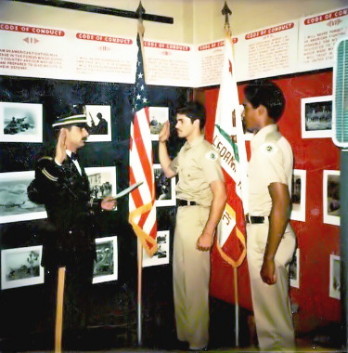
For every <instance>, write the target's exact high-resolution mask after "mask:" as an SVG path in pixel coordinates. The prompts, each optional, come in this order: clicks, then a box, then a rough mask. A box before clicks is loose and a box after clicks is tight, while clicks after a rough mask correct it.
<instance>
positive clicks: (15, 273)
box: [1, 245, 44, 289]
mask: <svg viewBox="0 0 348 353" xmlns="http://www.w3.org/2000/svg"><path fill="white" fill-rule="evenodd" d="M41 257H42V245H36V246H28V247H24V248H14V249H6V250H2V251H1V289H9V288H17V287H23V286H32V285H34V284H41V283H44V269H43V267H42V266H41Z"/></svg>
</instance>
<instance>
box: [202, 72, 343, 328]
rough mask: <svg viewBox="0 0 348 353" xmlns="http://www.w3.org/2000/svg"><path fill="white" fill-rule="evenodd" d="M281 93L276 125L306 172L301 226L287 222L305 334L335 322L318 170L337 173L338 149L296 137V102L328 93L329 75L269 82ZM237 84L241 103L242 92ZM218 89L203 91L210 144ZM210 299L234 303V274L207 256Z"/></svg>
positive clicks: (330, 240)
mask: <svg viewBox="0 0 348 353" xmlns="http://www.w3.org/2000/svg"><path fill="white" fill-rule="evenodd" d="M273 81H274V82H276V83H277V84H278V85H279V86H280V87H281V89H282V90H283V92H284V95H285V97H286V109H285V112H284V115H283V117H282V118H281V120H280V122H279V128H280V131H281V132H282V134H283V135H284V136H285V137H286V138H287V139H288V140H289V142H290V143H291V145H292V148H293V151H294V157H295V166H294V167H295V168H296V169H305V170H306V171H307V182H306V221H305V222H299V221H291V223H292V225H293V228H294V229H295V232H296V234H297V240H298V247H299V249H300V288H291V298H292V301H293V302H295V303H297V304H298V305H299V312H298V314H297V320H296V321H297V329H298V330H300V331H301V330H302V331H306V330H310V329H313V328H314V327H316V326H319V325H321V324H324V323H326V322H328V321H338V320H340V314H341V302H340V301H339V300H337V299H333V298H330V297H329V280H330V254H333V253H334V254H337V255H339V227H337V226H334V225H329V224H324V223H323V170H325V169H334V170H335V169H337V170H338V169H339V149H338V148H337V147H336V146H335V145H334V144H333V142H332V140H331V138H315V139H314V138H311V139H309V138H306V139H303V138H302V137H301V98H307V97H316V96H324V95H331V94H332V71H331V70H330V71H322V72H314V73H308V74H301V75H297V76H291V77H284V78H280V79H275V80H273ZM244 86H245V84H241V85H239V87H238V89H239V94H240V99H241V100H240V101H241V102H242V99H243V88H244ZM218 91H219V90H218V88H211V89H206V91H205V105H206V109H207V117H208V119H207V126H206V136H207V138H208V140H210V141H211V139H212V135H213V130H214V117H215V110H216V104H217V98H218V93H219V92H218ZM238 285H239V304H240V305H241V306H242V307H245V308H249V309H251V306H252V305H251V299H250V286H249V277H248V273H247V264H246V261H245V262H244V263H243V265H242V266H241V267H240V269H239V270H238ZM211 295H213V296H214V297H217V298H219V299H222V300H225V301H228V302H231V303H233V302H234V295H233V269H232V268H231V267H230V266H229V265H227V264H226V263H225V262H224V261H223V260H222V259H221V257H220V255H219V253H218V251H217V250H216V249H213V251H212V279H211Z"/></svg>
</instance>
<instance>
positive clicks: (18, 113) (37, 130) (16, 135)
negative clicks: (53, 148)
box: [0, 102, 42, 142]
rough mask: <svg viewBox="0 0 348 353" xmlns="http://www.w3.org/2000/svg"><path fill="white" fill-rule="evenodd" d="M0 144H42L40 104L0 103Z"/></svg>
mask: <svg viewBox="0 0 348 353" xmlns="http://www.w3.org/2000/svg"><path fill="white" fill-rule="evenodd" d="M0 142H42V104H35V103H13V102H0Z"/></svg>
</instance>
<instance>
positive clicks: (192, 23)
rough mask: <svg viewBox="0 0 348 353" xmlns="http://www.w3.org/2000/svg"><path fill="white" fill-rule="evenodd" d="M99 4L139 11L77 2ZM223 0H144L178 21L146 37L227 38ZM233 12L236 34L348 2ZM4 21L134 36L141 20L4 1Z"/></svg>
mask: <svg viewBox="0 0 348 353" xmlns="http://www.w3.org/2000/svg"><path fill="white" fill-rule="evenodd" d="M71 2H77V3H86V4H92V5H96V6H105V7H114V8H118V9H123V10H129V11H135V10H136V9H137V7H138V4H139V0H74V1H71ZM224 2H225V1H224V0H142V4H143V6H144V8H145V10H146V13H147V14H155V15H162V16H169V17H173V18H174V24H163V23H155V22H150V21H145V38H151V39H157V40H166V41H173V42H187V43H201V42H209V41H212V40H215V39H220V38H222V37H223V25H224V16H222V14H221V9H222V7H223V5H224ZM227 4H228V6H229V8H230V9H231V10H232V11H233V14H232V16H231V17H230V24H231V27H232V31H233V34H240V33H245V32H249V31H253V30H255V29H258V28H261V27H266V26H269V25H273V24H279V23H283V22H286V21H288V20H293V19H298V18H300V17H302V16H307V15H311V14H315V13H320V12H325V11H329V10H330V9H336V8H341V7H346V6H348V0H227ZM0 20H1V21H9V22H17V23H20V22H23V23H31V24H33V23H35V24H38V25H42V26H50V27H58V28H65V29H81V30H86V31H91V32H93V33H98V32H100V33H105V34H114V35H118V36H122V35H123V36H129V35H131V36H134V35H135V33H136V20H134V19H127V18H122V17H115V16H110V15H100V14H93V13H86V12H80V11H74V10H68V9H59V8H53V7H49V6H42V5H32V4H25V3H21V2H13V1H7V0H0Z"/></svg>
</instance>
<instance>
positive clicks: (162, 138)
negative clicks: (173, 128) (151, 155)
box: [158, 121, 176, 178]
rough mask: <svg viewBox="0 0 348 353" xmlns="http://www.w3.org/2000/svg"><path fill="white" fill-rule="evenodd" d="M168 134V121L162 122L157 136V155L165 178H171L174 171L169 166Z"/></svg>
mask: <svg viewBox="0 0 348 353" xmlns="http://www.w3.org/2000/svg"><path fill="white" fill-rule="evenodd" d="M169 134H170V126H169V122H168V121H167V122H165V123H164V124H163V127H162V130H161V132H160V134H159V137H158V156H159V161H160V163H161V167H162V170H163V173H164V175H165V176H166V177H167V178H172V177H173V176H174V175H176V173H175V172H174V171H173V170H172V169H171V168H170V164H171V162H172V161H171V159H170V158H169V154H168V149H167V140H168V138H169Z"/></svg>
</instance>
